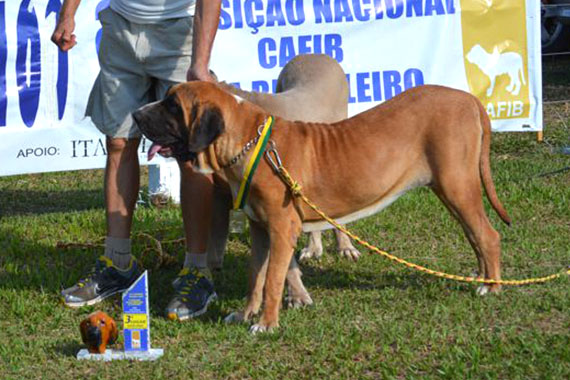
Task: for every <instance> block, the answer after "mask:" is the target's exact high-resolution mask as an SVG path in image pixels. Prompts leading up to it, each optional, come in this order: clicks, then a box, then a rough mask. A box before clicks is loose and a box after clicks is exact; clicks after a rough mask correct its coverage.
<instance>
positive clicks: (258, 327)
mask: <svg viewBox="0 0 570 380" xmlns="http://www.w3.org/2000/svg"><path fill="white" fill-rule="evenodd" d="M276 327H277V326H273V327H272V326H267V325H264V324H262V323H261V322H260V323H256V324H254V325H252V326H251V327H250V328H249V332H250V334H252V335H256V334H260V333H268V332H273V331H275V330H277V328H276Z"/></svg>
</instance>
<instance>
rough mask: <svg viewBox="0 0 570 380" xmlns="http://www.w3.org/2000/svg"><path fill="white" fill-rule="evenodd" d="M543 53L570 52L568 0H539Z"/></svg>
mask: <svg viewBox="0 0 570 380" xmlns="http://www.w3.org/2000/svg"><path fill="white" fill-rule="evenodd" d="M540 11H541V12H540V16H541V42H542V52H543V53H559V52H570V0H541V9H540Z"/></svg>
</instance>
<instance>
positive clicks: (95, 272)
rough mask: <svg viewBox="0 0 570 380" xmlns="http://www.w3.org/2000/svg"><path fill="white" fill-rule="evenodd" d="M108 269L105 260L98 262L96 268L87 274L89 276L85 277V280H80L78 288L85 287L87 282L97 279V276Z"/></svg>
mask: <svg viewBox="0 0 570 380" xmlns="http://www.w3.org/2000/svg"><path fill="white" fill-rule="evenodd" d="M106 268H107V265H106V263H105V262H104V261H103V260H97V263H96V264H95V267H93V268H92V269H91V270H90V271H89V273H87V276H85V277H84V278H82V279H80V280H79V281H78V282H77V286H79V287H80V288H82V287H84V286H85V284H86V283H87V282H89V281H90V280H91V279H92V278H93V277H95V275H98V274H100V273H102V272H103V271H104V270H105V269H106Z"/></svg>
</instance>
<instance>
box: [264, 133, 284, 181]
mask: <svg viewBox="0 0 570 380" xmlns="http://www.w3.org/2000/svg"><path fill="white" fill-rule="evenodd" d="M272 154H273V157H272V156H271V155H272ZM265 157H267V160H268V161H269V164H270V165H271V166H272V167H273V170H275V172H276V173H280V172H281V170H280V169H279V168H281V166H282V164H281V157H279V153H277V145H276V144H275V141H273V140H269V149H266V150H265Z"/></svg>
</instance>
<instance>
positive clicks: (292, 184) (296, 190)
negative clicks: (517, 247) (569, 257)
mask: <svg viewBox="0 0 570 380" xmlns="http://www.w3.org/2000/svg"><path fill="white" fill-rule="evenodd" d="M272 145H273V146H272V148H271V149H270V150H268V151H267V156H266V157H267V158H268V160H269V163H270V164H271V165H272V166H273V169H274V170H275V171H276V172H277V173H278V174H279V176H280V177H281V179H282V180H283V182H285V184H286V185H287V186H288V187H289V189H290V190H291V193H292V194H293V196H295V197H299V198H301V199H302V200H303V202H305V203H306V204H307V205H308V206H309V207H310V208H312V209H313V210H314V211H315V212H316V213H317V214H319V215H320V216H321V218H323V219H324V220H326V221H327V222H329V223H330V224H331V225H332V226H334V227H335V228H337V229H338V230H340V231H342V232H344V233H345V234H347V235H348V236H350V238H352V239H353V240H355V241H356V242H358V243H359V244H361V245H363V246H365V247H366V248H368V249H369V250H371V251H374V252H376V253H378V254H379V255H381V256H384V257H386V258H387V259H390V260H392V261H395V262H397V263H399V264H402V265H405V266H407V267H408V268H412V269H415V270H417V271H420V272H424V273H427V274H430V275H432V276H436V277H441V278H446V279H448V280H455V281H461V282H477V283H484V284H501V285H527V284H536V283H544V282H548V281H552V280H555V279H557V278H560V277H562V276H563V275H570V268H569V269H567V270H565V271H563V272H560V273H555V274H552V275H550V276H545V277H537V278H527V279H523V280H488V279H484V278H481V277H469V276H458V275H455V274H449V273H445V272H440V271H436V270H433V269H429V268H426V267H424V266H421V265H418V264H414V263H411V262H409V261H406V260H404V259H402V258H399V257H397V256H394V255H392V254H390V253H388V252H385V251H382V250H381V249H379V248H377V247H375V246H373V245H372V244H370V243H368V242H367V241H365V240H363V239H361V238H360V237H358V236H356V235H354V234H353V233H352V232H350V231H349V230H347V229H346V228H345V227H344V226H342V225H340V224H338V223H337V222H336V221H335V220H334V219H332V218H330V217H328V216H327V215H325V213H323V212H322V211H321V210H320V209H319V207H318V206H317V205H315V204H314V203H313V202H311V201H310V200H309V199H308V198H307V197H306V196H305V195H304V194H303V192H302V187H301V185H300V184H299V183H298V182H296V181H295V180H294V179H293V178H291V175H290V174H289V172H288V171H287V169H285V168H284V167H283V165H282V164H281V160H280V159H279V155H278V154H277V150H276V149H275V145H274V144H272ZM271 154H273V155H274V157H275V160H274V159H273V158H272V157H271Z"/></svg>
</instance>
